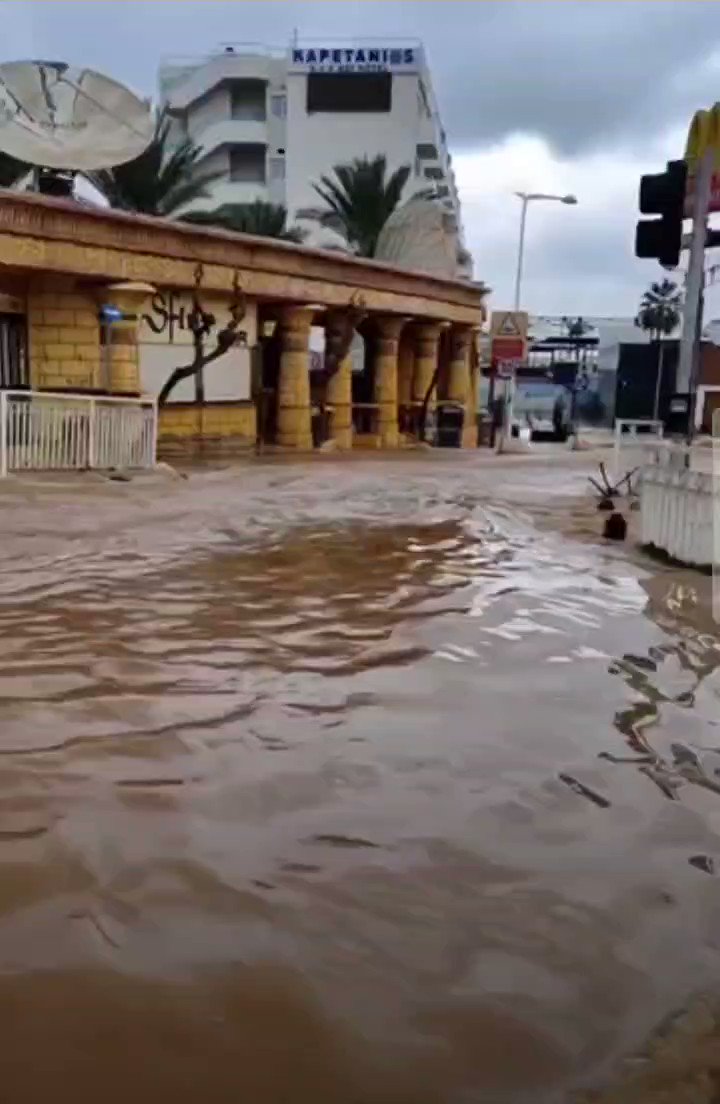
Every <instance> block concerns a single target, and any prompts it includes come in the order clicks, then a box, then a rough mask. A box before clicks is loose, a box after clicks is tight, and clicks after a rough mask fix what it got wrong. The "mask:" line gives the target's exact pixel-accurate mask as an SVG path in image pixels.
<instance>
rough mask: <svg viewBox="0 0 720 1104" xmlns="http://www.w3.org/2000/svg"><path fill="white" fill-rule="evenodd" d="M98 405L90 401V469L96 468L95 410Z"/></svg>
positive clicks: (93, 400)
mask: <svg viewBox="0 0 720 1104" xmlns="http://www.w3.org/2000/svg"><path fill="white" fill-rule="evenodd" d="M96 407H97V403H96V401H95V399H90V417H89V419H88V468H91V469H92V468H94V467H95V459H96V458H95V410H96Z"/></svg>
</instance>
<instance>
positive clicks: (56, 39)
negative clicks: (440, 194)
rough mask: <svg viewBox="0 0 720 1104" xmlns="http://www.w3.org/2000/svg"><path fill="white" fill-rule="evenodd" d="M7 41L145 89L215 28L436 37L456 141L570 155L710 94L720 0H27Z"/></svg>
mask: <svg viewBox="0 0 720 1104" xmlns="http://www.w3.org/2000/svg"><path fill="white" fill-rule="evenodd" d="M2 8H3V12H2V14H3V31H4V51H3V52H7V51H8V50H12V51H13V52H14V53H16V54H17V50H18V46H19V45H20V43H19V42H18V39H20V40H22V42H23V44H25V43H26V50H27V51H28V52H29V53H31V54H32V53H34V54H35V56H38V55H39V54H43V53H44V54H45V55H46V56H47V55H48V54H54V55H56V56H57V55H61V56H67V57H68V58H70V59H76V60H83V61H86V62H87V63H89V64H94V65H96V66H99V67H102V68H104V69H106V70H109V71H110V72H112V73H114V74H116V75H117V76H118V77H120V78H121V79H124V80H126V81H127V82H128V83H130V84H131V85H133V86H135V87H136V88H138V89H140V90H142V91H143V92H145V93H146V94H147V93H149V92H153V91H154V88H155V71H156V67H157V61H158V55H159V54H161V53H162V54H193V53H202V52H205V51H207V50H209V49H211V48H212V47H214V46H215V45H216V44H217V43H218V42H219V41H221V40H222V41H228V40H243V41H255V42H266V43H274V44H277V45H278V46H283V45H285V44H286V43H287V42H288V40H289V37H290V35H291V33H292V31H293V29H294V28H295V27H297V29H298V31H299V33H300V35H301V37H305V38H320V37H322V38H329V37H333V36H342V37H351V36H354V35H355V36H364V35H374V36H391V35H402V36H413V37H418V38H421V39H422V40H423V41H424V43H425V45H426V48H427V49H428V53H429V57H430V63H431V67H432V73H433V78H434V83H435V86H436V90H437V93H438V97H439V99H440V106H441V111H442V114H443V117H444V119H445V121H446V124H447V129H448V133H449V136H450V139H451V142H452V144H453V145H454V146H455V148H474V147H475V148H477V147H479V146H482V145H486V144H488V143H490V142H492V141H495V140H497V139H499V138H501V137H502V136H504V135H507V134H508V133H513V132H523V133H534V134H539V135H542V136H543V137H544V138H545V139H546V140H547V141H548V142H549V143H550V144H551V146H552V147H553V148H554V149H555V150H556V151H558V152H560V153H562V154H565V155H576V154H579V153H582V152H584V151H586V150H588V149H590V148H596V147H598V146H602V145H612V144H616V143H621V142H630V143H632V142H636V143H642V141H643V139H644V138H647V137H648V136H649V135H650V134H652V133H653V132H654V131H655V130H657V129H658V128H660V129H664V128H667V127H668V126H672V125H673V124H677V123H678V122H679V123H683V122H685V121H687V120H688V119H689V116H690V115H691V114H692V111H693V110H694V109H695V108H696V107H697V106H702V105H705V104H707V103H711V102H713V100H714V98H715V95H716V93H717V87H718V81H717V67H716V66H715V65H713V64H712V53H713V51H714V50H715V49H716V43H719V42H720V5H717V4H708V3H705V2H703V0H635V2H633V3H627V4H619V3H607V2H605V0H583V2H582V3H579V2H576V3H567V2H565V0H501V2H493V0H488V2H485V3H474V2H472V0H443V2H442V3H440V2H438V3H430V2H427V0H379V2H378V0H358V2H352V0H342V3H336V4H328V3H323V2H317V0H315V2H312V0H311V2H308V3H303V2H301V0H287V2H284V3H283V2H278V0H262V2H248V3H242V4H240V3H234V4H229V3H215V2H211V0H203V2H202V3H179V4H169V3H167V2H155V3H153V2H142V0H133V2H132V3H130V2H128V0H121V2H117V0H103V3H101V4H99V3H96V4H88V3H84V2H73V0H34V2H33V3H32V4H28V3H27V0H24V2H23V0H19V2H15V3H12V2H11V3H5V4H3V5H2Z"/></svg>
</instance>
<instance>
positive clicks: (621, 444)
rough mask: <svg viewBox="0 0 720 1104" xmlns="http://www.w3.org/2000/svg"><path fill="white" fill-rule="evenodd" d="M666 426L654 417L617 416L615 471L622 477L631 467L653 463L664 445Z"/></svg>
mask: <svg viewBox="0 0 720 1104" xmlns="http://www.w3.org/2000/svg"><path fill="white" fill-rule="evenodd" d="M663 434H664V426H663V423H662V422H658V421H654V420H653V419H652V418H616V419H615V433H614V439H613V472H614V475H615V479H620V477H621V476H623V475H624V474H625V472H626V471H628V470H630V469H631V468H637V467H641V466H642V465H643V464H648V463H651V462H652V461H653V460H655V459H657V457H658V449H659V448H662V445H663Z"/></svg>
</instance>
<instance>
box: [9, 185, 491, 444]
mask: <svg viewBox="0 0 720 1104" xmlns="http://www.w3.org/2000/svg"><path fill="white" fill-rule="evenodd" d="M486 293H487V289H486V288H485V287H484V286H483V285H481V284H477V283H475V284H472V283H468V282H461V281H455V280H448V279H441V278H438V277H435V276H430V275H427V274H424V273H421V272H415V271H405V270H401V269H397V268H394V267H392V266H389V265H387V264H383V263H379V262H373V261H365V260H360V259H357V258H354V257H350V256H346V255H345V254H341V253H335V252H326V251H320V250H311V249H307V248H304V247H302V246H297V245H293V244H289V243H285V242H280V241H275V240H272V239H265V238H253V237H248V236H244V235H236V234H231V233H227V232H225V231H221V230H211V229H208V228H205V227H199V226H192V225H189V224H183V223H181V222H175V221H172V220H168V219H155V218H148V217H144V216H138V215H131V214H126V213H122V212H118V211H110V210H106V209H96V208H91V207H86V206H83V205H79V204H76V203H73V202H70V201H67V200H59V199H53V198H50V197H46V196H39V195H35V194H28V193H15V192H0V387H3V388H13V389H16V390H17V389H19V390H23V389H24V390H27V391H28V392H29V394H30V395H32V394H34V393H43V392H54V393H65V392H68V393H73V394H83V395H88V394H90V395H99V396H101V395H105V396H108V395H110V396H128V397H137V396H141V395H158V394H159V393H160V392H161V391H162V390H163V387H164V385H165V384H166V383H167V381H168V379H169V378H170V377H171V376H172V375H173V373H174V372H175V371H176V370H177V369H182V368H185V367H187V366H189V365H192V364H193V359H194V356H195V354H196V352H197V343H196V342H194V337H193V329H194V327H195V325H196V322H195V318H196V315H195V314H194V313H193V307H194V306H197V305H198V304H199V305H200V307H201V310H202V312H203V315H204V317H207V318H208V319H211V320H212V324H211V325H209V328H208V333H207V337H206V339H205V345H204V348H205V349H206V350H207V351H212V350H213V349H216V347H217V342H218V341H219V340H220V339H219V337H218V335H219V334H221V333H227V332H230V331H232V341H231V342H230V343H229V344H228V346H227V348H225V349H222V348H220V349H219V351H218V352H217V354H216V355H214V356H211V357H207V358H206V359H207V363H206V364H205V366H204V367H203V368H202V370H201V371H199V372H190V373H189V374H187V373H186V374H185V375H183V376H182V378H181V379H180V380H179V382H178V383H177V386H175V387H173V389H172V391H171V393H170V394H169V395H168V396H167V400H166V401H164V402H163V403H162V406H161V409H160V416H159V433H158V444H159V451H160V454H161V455H162V454H163V453H164V454H166V455H177V454H187V455H190V454H193V453H200V452H202V453H205V454H208V453H210V454H211V453H213V452H216V451H219V452H233V451H235V450H239V449H241V448H243V447H248V446H254V445H256V444H257V443H258V442H264V443H265V444H267V445H269V446H277V447H279V448H282V449H289V450H290V449H294V450H307V449H310V448H312V447H313V413H312V412H313V406H314V405H315V406H316V405H317V401H316V399H315V395H316V392H317V386H316V385H317V380H315V379H314V377H315V376H317V375H318V373H317V372H313V371H311V364H312V358H311V344H312V342H311V335H312V334H313V333H314V334H317V333H318V332H322V330H323V329H324V330H325V332H326V334H327V335H328V339H327V342H326V354H325V362H326V363H325V368H324V370H323V371H321V373H320V383H321V385H322V386H321V390H322V399H321V405H322V407H323V410H324V413H325V415H326V419H327V423H326V424H327V435H328V436H329V438H330V439H331V440H333V441H334V443H335V446H336V447H338V448H341V449H349V448H359V447H365V448H388V449H393V448H397V447H400V446H403V445H406V444H411V443H413V442H414V441H415V440H416V436H415V435H414V430H415V422H416V418H417V412H418V410H419V409H420V408H421V406H422V404H423V402H425V401H426V400H428V398H429V402H428V405H429V407H430V408H431V409H432V408H433V407H437V406H440V407H441V406H442V405H443V404H445V403H452V404H454V406H455V408H456V409H460V410H463V411H464V413H465V418H464V429H463V435H462V443H463V445H465V446H472V445H474V444H475V443H476V428H475V427H476V418H475V410H476V405H477V400H476V394H477V383H478V380H477V372H478V368H477V360H478V358H477V357H476V356H475V355H474V352H475V343H476V335H477V331H478V328H479V327H480V325H481V324H482V322H483V320H484V318H485V311H486V308H485V296H486ZM193 296H195V298H193ZM231 319H234V321H233V322H232V324H231ZM228 327H229V329H228ZM338 332H343V333H344V335H345V338H346V339H348V340H349V339H350V338H352V337H353V336H354V335H355V334H357V335H359V338H358V337H357V336H355V338H354V339H355V343H356V344H357V342H358V341H361V343H362V350H363V355H362V357H361V361H360V363H359V364H358V362H357V357H355V358H353V357H352V356H351V354H350V348H349V344H348V340H346V341H345V342H344V344H343V342H340V343H339V344H338V342H337V341H335V344H334V345H333V340H334V338H335V337H336V336H337V333H338ZM333 335H334V336H333ZM333 349H335V351H336V353H337V356H336V363H334V364H332V367H331V369H330V370H328V364H331V362H332V357H331V356H329V353H330V352H331V351H332V350H333ZM353 367H354V368H355V370H353Z"/></svg>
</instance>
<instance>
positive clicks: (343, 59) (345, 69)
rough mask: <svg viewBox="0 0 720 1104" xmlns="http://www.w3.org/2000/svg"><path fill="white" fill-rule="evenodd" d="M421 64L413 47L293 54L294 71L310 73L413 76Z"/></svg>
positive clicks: (299, 51)
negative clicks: (410, 73) (410, 74)
mask: <svg viewBox="0 0 720 1104" xmlns="http://www.w3.org/2000/svg"><path fill="white" fill-rule="evenodd" d="M418 61H419V58H418V50H417V49H415V47H413V46H378V47H371V48H369V47H367V46H358V47H355V46H352V47H346V46H342V47H327V46H311V47H308V48H307V49H306V48H304V47H303V48H299V47H298V48H295V49H292V50H291V51H290V68H291V69H295V70H302V71H305V72H308V73H385V72H403V71H405V72H410V71H411V70H413V69H417V67H418Z"/></svg>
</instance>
